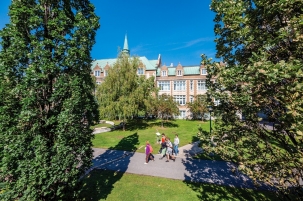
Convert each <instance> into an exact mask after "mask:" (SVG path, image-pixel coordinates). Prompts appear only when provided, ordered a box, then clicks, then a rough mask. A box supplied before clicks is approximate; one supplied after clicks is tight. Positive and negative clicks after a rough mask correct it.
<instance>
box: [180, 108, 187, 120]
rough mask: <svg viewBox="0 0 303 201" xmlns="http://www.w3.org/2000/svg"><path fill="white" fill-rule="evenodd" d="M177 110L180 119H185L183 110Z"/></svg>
mask: <svg viewBox="0 0 303 201" xmlns="http://www.w3.org/2000/svg"><path fill="white" fill-rule="evenodd" d="M179 112H180V118H181V119H185V117H186V115H185V112H186V111H185V110H179Z"/></svg>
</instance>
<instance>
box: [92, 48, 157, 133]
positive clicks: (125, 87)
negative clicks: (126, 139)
mask: <svg viewBox="0 0 303 201" xmlns="http://www.w3.org/2000/svg"><path fill="white" fill-rule="evenodd" d="M139 65H140V61H139V59H138V58H136V57H134V58H129V56H128V54H124V53H121V54H120V55H119V57H118V58H117V61H116V63H115V64H114V65H113V66H112V68H110V69H109V70H108V75H107V76H106V77H105V80H104V82H103V83H102V84H101V85H100V86H99V87H98V89H97V99H98V102H99V111H100V116H101V117H103V118H109V119H115V118H116V117H119V119H122V120H123V121H126V119H128V118H132V117H134V116H137V115H138V112H139V111H141V110H146V105H147V102H146V101H147V100H149V99H150V97H151V96H152V95H153V93H154V91H156V88H155V86H154V77H150V78H148V79H146V78H145V77H144V76H139V75H137V69H138V67H139ZM123 130H125V126H124V124H123Z"/></svg>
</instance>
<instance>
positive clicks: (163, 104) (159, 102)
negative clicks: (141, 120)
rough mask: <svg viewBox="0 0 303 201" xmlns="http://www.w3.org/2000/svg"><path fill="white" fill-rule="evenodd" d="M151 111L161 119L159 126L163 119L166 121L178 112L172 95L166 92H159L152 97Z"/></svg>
mask: <svg viewBox="0 0 303 201" xmlns="http://www.w3.org/2000/svg"><path fill="white" fill-rule="evenodd" d="M151 108H152V113H153V114H154V115H156V116H158V117H159V118H161V119H162V122H161V126H162V127H163V123H164V120H165V119H166V121H167V120H168V119H169V118H171V117H173V116H174V115H178V114H179V108H178V104H177V103H176V102H175V101H174V99H173V97H172V96H170V95H167V94H161V95H159V96H158V97H154V100H153V102H152V107H151Z"/></svg>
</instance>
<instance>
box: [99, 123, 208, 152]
mask: <svg viewBox="0 0 303 201" xmlns="http://www.w3.org/2000/svg"><path fill="white" fill-rule="evenodd" d="M199 126H201V127H202V128H203V129H204V130H209V123H208V122H201V121H185V120H174V121H168V122H166V123H164V127H163V128H162V127H161V121H159V120H149V121H145V120H140V121H133V122H128V123H127V124H126V130H125V131H122V130H114V131H111V132H107V133H101V134H97V135H95V139H94V140H93V146H94V147H96V148H106V149H118V150H125V151H131V150H133V149H134V148H135V149H138V148H140V147H142V146H143V147H144V145H145V142H146V141H149V142H150V143H151V145H152V146H153V149H154V150H155V151H157V150H159V149H160V144H157V143H156V132H157V131H158V132H160V133H165V135H166V136H168V137H170V139H171V141H172V142H173V140H174V137H175V134H178V136H179V139H180V145H179V147H181V146H184V145H186V144H188V143H192V142H194V141H197V140H198V138H197V137H196V134H197V132H198V127H199ZM129 136H132V138H133V137H136V138H137V139H136V140H137V142H136V144H135V145H134V144H131V143H127V141H125V143H123V144H121V143H120V145H119V146H117V144H118V143H119V142H120V141H121V140H122V139H123V138H127V137H129ZM133 142H134V141H133ZM137 151H138V152H144V148H142V149H139V150H137Z"/></svg>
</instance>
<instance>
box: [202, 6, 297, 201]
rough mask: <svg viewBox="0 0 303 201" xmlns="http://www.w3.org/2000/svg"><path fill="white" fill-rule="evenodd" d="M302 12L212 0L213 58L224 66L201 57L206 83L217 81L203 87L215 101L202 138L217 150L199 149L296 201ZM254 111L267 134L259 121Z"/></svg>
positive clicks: (281, 7)
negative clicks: (212, 124) (210, 127)
mask: <svg viewBox="0 0 303 201" xmlns="http://www.w3.org/2000/svg"><path fill="white" fill-rule="evenodd" d="M302 8H303V2H302V1H300V0H288V1H275V0H270V1H261V0H245V1H242V0H235V1H229V0H213V1H212V4H211V9H212V10H214V11H215V12H216V17H215V20H214V21H215V22H216V25H215V33H216V35H217V39H216V42H217V50H218V52H217V57H221V58H223V59H224V61H225V62H226V63H225V64H224V65H220V64H218V63H213V62H211V61H210V60H209V59H207V57H205V56H204V55H202V60H203V61H202V62H203V63H204V64H205V65H207V66H208V73H209V79H210V78H211V77H217V82H216V83H212V82H210V80H208V82H207V83H208V87H209V91H208V96H209V98H211V99H213V98H215V99H216V100H220V103H221V104H220V105H219V106H217V107H214V112H215V114H216V115H217V119H216V128H215V130H214V132H213V133H212V135H209V136H205V137H206V138H208V139H211V138H212V137H213V136H214V137H215V138H216V140H217V141H216V146H213V145H212V143H208V142H207V143H204V146H205V147H210V146H213V147H212V149H214V150H215V152H216V153H217V154H219V155H220V156H221V157H222V158H224V159H227V160H232V161H235V162H238V164H239V168H240V169H241V170H242V171H244V172H245V173H247V174H248V175H249V176H251V177H252V178H253V179H255V180H256V181H257V180H260V181H263V182H266V183H268V184H270V185H274V186H276V187H277V188H278V189H279V190H281V192H283V196H284V197H283V199H291V198H290V197H289V196H288V195H289V194H291V195H293V196H294V197H298V199H299V198H300V197H301V198H302V197H303V192H302V178H303V176H302V175H303V160H302V155H303V135H302V134H303V132H302V131H303V125H302V122H303V99H302V93H303V88H302V83H303V76H302V75H303V74H302V70H303V57H302V50H303V23H302V22H303V17H302V16H303V10H302ZM259 112H263V113H265V114H266V116H267V118H266V121H268V122H270V123H272V124H274V130H271V129H268V127H264V125H263V123H260V120H263V121H262V122H264V120H265V119H262V118H260V117H259V116H258V113H259ZM239 115H242V116H243V118H244V120H240V119H239ZM270 127H271V128H272V127H273V126H270ZM209 150H210V149H209ZM300 182H301V183H300Z"/></svg>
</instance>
